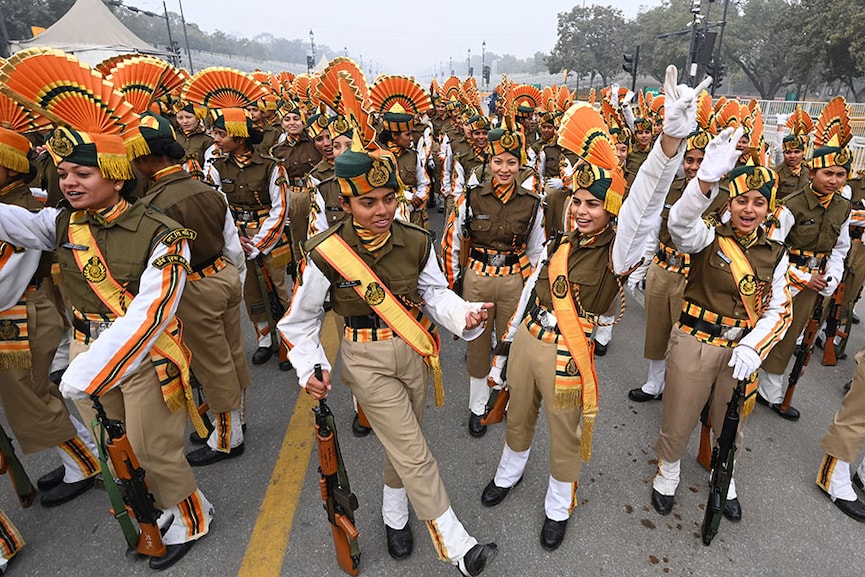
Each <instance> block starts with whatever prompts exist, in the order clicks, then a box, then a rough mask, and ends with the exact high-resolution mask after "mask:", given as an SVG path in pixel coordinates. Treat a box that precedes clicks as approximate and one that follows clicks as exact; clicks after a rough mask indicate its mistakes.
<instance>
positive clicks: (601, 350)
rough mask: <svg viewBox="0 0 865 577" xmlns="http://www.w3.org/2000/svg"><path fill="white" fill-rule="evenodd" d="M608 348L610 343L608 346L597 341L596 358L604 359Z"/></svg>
mask: <svg viewBox="0 0 865 577" xmlns="http://www.w3.org/2000/svg"><path fill="white" fill-rule="evenodd" d="M608 346H609V343H607V344H606V345H602V344H601V343H599V342H598V341H595V356H596V357H603V356H604V355H606V354H607V347H608Z"/></svg>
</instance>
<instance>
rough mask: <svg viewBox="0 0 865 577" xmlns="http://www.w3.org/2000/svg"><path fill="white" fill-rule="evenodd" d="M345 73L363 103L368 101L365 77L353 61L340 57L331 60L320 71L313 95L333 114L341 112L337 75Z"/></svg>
mask: <svg viewBox="0 0 865 577" xmlns="http://www.w3.org/2000/svg"><path fill="white" fill-rule="evenodd" d="M340 72H345V73H346V74H348V76H349V77H350V78H351V79H352V84H354V86H355V87H356V88H357V89H358V90H359V91H360V94H361V96H362V97H363V100H364V101H367V100H369V88H368V87H367V85H366V77H365V76H364V74H363V70H361V69H360V66H358V65H357V64H356V63H355V61H354V60H352V59H351V58H346V57H344V56H340V57H339V58H334V59H333V60H331V61H330V62H329V63H328V65H327V67H326V68H325V69H324V70H322V71H321V74H320V75H319V79H318V84H317V85H316V88H315V94H316V96H317V97H318V99H319V101H320V102H323V103H325V104H327V105H328V106H329V107H330V108H331V109H333V110H334V111H335V112H339V113H340V114H341V113H342V112H343V110H342V107H341V104H340V100H341V95H340V91H339V88H340V83H339V73H340Z"/></svg>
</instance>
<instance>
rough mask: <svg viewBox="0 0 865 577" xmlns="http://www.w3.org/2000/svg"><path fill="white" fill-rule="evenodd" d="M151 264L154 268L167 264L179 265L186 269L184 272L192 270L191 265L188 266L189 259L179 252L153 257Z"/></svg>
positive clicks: (163, 266)
mask: <svg viewBox="0 0 865 577" xmlns="http://www.w3.org/2000/svg"><path fill="white" fill-rule="evenodd" d="M184 230H188V229H184ZM151 264H152V265H153V266H155V267H156V268H165V267H167V266H169V265H180V266H182V267H183V268H185V269H186V272H188V273H189V272H192V267H191V266H189V261H188V260H186V257H184V256H183V255H179V254H164V255H162V256H159V257H156V258H155V259H153V262H152V263H151Z"/></svg>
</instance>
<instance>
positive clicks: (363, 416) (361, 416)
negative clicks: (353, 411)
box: [357, 403, 372, 429]
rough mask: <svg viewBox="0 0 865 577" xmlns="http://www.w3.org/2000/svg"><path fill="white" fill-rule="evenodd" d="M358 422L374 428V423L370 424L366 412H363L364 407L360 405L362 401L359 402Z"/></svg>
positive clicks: (362, 425)
mask: <svg viewBox="0 0 865 577" xmlns="http://www.w3.org/2000/svg"><path fill="white" fill-rule="evenodd" d="M357 422H358V423H359V424H360V426H361V427H366V428H368V429H372V425H370V424H369V419H367V418H366V413H364V412H363V407H361V406H360V403H358V404H357Z"/></svg>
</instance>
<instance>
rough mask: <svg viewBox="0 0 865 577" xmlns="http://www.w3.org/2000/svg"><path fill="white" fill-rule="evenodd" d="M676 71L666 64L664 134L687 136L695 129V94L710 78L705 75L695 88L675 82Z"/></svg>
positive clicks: (706, 84) (676, 136)
mask: <svg viewBox="0 0 865 577" xmlns="http://www.w3.org/2000/svg"><path fill="white" fill-rule="evenodd" d="M677 78H678V71H677V70H676V67H675V66H673V65H672V64H671V65H670V66H667V76H666V78H665V80H664V134H666V135H668V136H670V137H671V138H681V139H684V138H687V137H688V135H689V134H691V133H692V132H694V130H696V129H697V95H698V94H699V93H700V92H702V91H703V90H705V89H706V88H708V87H709V85H711V83H712V79H711V78H710V77H707V78H706V79H705V80H703V81H702V82H701V83H700V84H698V85H697V87H696V88H691V87H690V86H688V85H686V84H678V85H677V84H676V80H677Z"/></svg>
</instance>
